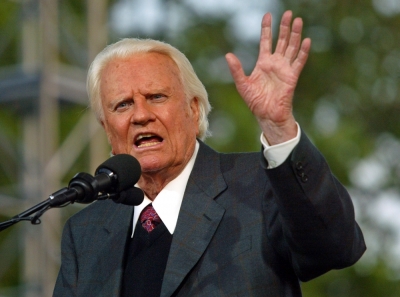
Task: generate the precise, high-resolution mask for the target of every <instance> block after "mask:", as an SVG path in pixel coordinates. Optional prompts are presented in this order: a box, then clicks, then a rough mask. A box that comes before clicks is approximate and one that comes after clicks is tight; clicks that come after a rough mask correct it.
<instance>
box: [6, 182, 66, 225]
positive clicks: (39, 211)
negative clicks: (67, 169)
mask: <svg viewBox="0 0 400 297" xmlns="http://www.w3.org/2000/svg"><path fill="white" fill-rule="evenodd" d="M67 190H68V188H63V189H61V190H59V191H57V192H56V193H57V194H58V193H63V192H66V191H67ZM56 193H54V194H53V195H51V196H50V198H48V199H46V200H45V201H43V202H40V203H39V204H36V205H35V206H33V207H31V208H29V209H28V210H25V211H24V212H21V213H20V214H18V215H16V216H14V217H12V218H11V219H9V220H7V221H5V222H2V223H0V232H1V231H3V230H5V229H7V228H8V227H10V226H12V225H14V224H16V223H18V222H20V221H31V223H32V225H38V224H40V223H41V221H40V219H39V218H40V217H41V216H42V215H43V214H44V213H45V212H46V211H47V210H49V209H50V208H52V207H56V206H57V205H53V203H52V201H53V199H52V197H53V196H54V195H56ZM69 203H71V202H68V203H64V204H63V205H60V206H59V207H64V206H67V205H68V204H69ZM33 213H36V214H35V215H34V216H32V217H30V215H31V214H33Z"/></svg>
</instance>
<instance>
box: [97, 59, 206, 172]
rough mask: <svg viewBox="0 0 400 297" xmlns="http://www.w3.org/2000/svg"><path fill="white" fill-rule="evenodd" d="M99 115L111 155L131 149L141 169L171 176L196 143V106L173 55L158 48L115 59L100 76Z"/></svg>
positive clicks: (196, 102) (183, 162) (178, 168)
mask: <svg viewBox="0 0 400 297" xmlns="http://www.w3.org/2000/svg"><path fill="white" fill-rule="evenodd" d="M100 92H101V100H102V107H103V110H104V120H103V121H102V125H103V127H104V129H105V131H106V133H107V136H108V139H109V142H110V144H111V147H112V152H113V153H114V154H121V153H126V154H131V155H132V156H134V157H135V158H137V159H138V161H139V163H140V165H141V167H142V173H143V174H146V173H147V174H154V173H157V174H166V175H167V176H169V177H173V178H174V177H176V176H177V175H178V174H179V173H180V172H181V171H182V170H183V168H184V167H185V165H186V164H187V162H188V161H189V159H190V157H191V156H192V154H193V150H194V147H195V143H196V136H197V134H198V117H199V108H198V101H197V99H196V98H193V100H191V101H190V103H188V101H187V100H186V97H185V94H184V89H183V85H182V83H181V80H180V78H179V72H178V67H177V66H176V64H175V63H174V62H173V60H172V59H171V58H169V57H167V56H165V55H162V54H158V53H145V54H135V55H133V56H130V57H128V58H118V59H114V60H112V61H111V62H109V63H108V64H107V65H106V67H105V68H104V70H103V72H102V75H101V80H100Z"/></svg>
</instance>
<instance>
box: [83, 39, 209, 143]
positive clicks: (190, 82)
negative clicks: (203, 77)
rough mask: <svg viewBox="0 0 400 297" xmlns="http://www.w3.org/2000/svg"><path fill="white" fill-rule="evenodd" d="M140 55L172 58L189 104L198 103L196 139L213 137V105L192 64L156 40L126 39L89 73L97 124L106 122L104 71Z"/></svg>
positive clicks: (98, 59)
mask: <svg viewBox="0 0 400 297" xmlns="http://www.w3.org/2000/svg"><path fill="white" fill-rule="evenodd" d="M138 53H159V54H163V55H166V56H168V57H170V58H171V59H172V60H173V61H174V62H175V64H176V65H177V67H178V69H179V74H180V78H181V82H182V84H183V87H184V92H185V95H186V98H187V100H188V101H189V100H191V99H193V98H194V97H196V98H197V99H198V102H199V111H200V114H199V121H198V128H199V134H198V135H197V137H198V138H200V139H201V140H204V139H205V138H206V137H207V136H210V135H211V134H210V132H209V130H208V114H209V112H210V110H211V105H210V103H209V101H208V95H207V91H206V89H205V87H204V85H203V83H202V82H201V81H200V79H199V78H198V77H197V75H196V73H195V71H194V69H193V67H192V65H191V63H190V62H189V60H188V59H187V58H186V56H185V55H184V54H183V53H182V52H180V51H179V50H178V49H176V48H175V47H173V46H172V45H170V44H168V43H165V42H162V41H158V40H153V39H138V38H124V39H122V40H120V41H118V42H116V43H113V44H111V45H108V46H107V47H105V48H104V49H103V50H102V51H101V52H100V53H99V54H98V55H97V56H96V58H95V59H94V60H93V62H92V64H91V65H90V67H89V71H88V77H87V92H88V96H89V100H90V105H91V107H92V110H93V111H94V113H95V115H96V118H97V120H98V121H102V120H104V111H103V108H102V104H101V94H100V78H101V73H102V71H103V69H104V68H105V66H106V65H107V63H109V62H110V61H111V60H113V59H116V58H126V57H129V56H132V55H135V54H138Z"/></svg>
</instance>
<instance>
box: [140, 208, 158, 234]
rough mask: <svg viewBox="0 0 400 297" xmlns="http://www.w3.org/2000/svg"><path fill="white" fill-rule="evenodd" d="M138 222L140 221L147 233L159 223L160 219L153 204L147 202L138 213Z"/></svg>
mask: <svg viewBox="0 0 400 297" xmlns="http://www.w3.org/2000/svg"><path fill="white" fill-rule="evenodd" d="M140 223H142V226H143V228H144V229H146V231H147V232H149V233H150V232H151V231H153V229H154V228H155V227H157V225H158V224H160V223H161V219H160V217H159V216H158V214H157V213H156V211H155V209H154V207H153V205H151V204H149V205H147V206H146V207H145V208H144V209H143V211H142V213H141V214H140Z"/></svg>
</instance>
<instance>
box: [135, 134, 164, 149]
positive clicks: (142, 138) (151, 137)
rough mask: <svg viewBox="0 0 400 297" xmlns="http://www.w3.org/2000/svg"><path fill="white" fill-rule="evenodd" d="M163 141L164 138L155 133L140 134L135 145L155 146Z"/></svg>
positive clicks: (139, 146)
mask: <svg viewBox="0 0 400 297" xmlns="http://www.w3.org/2000/svg"><path fill="white" fill-rule="evenodd" d="M162 141H163V139H162V138H161V137H160V136H158V135H155V134H151V133H148V134H140V135H139V136H138V137H137V138H136V141H135V145H136V146H137V147H138V148H142V147H149V146H153V145H157V144H159V143H161V142H162Z"/></svg>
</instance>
